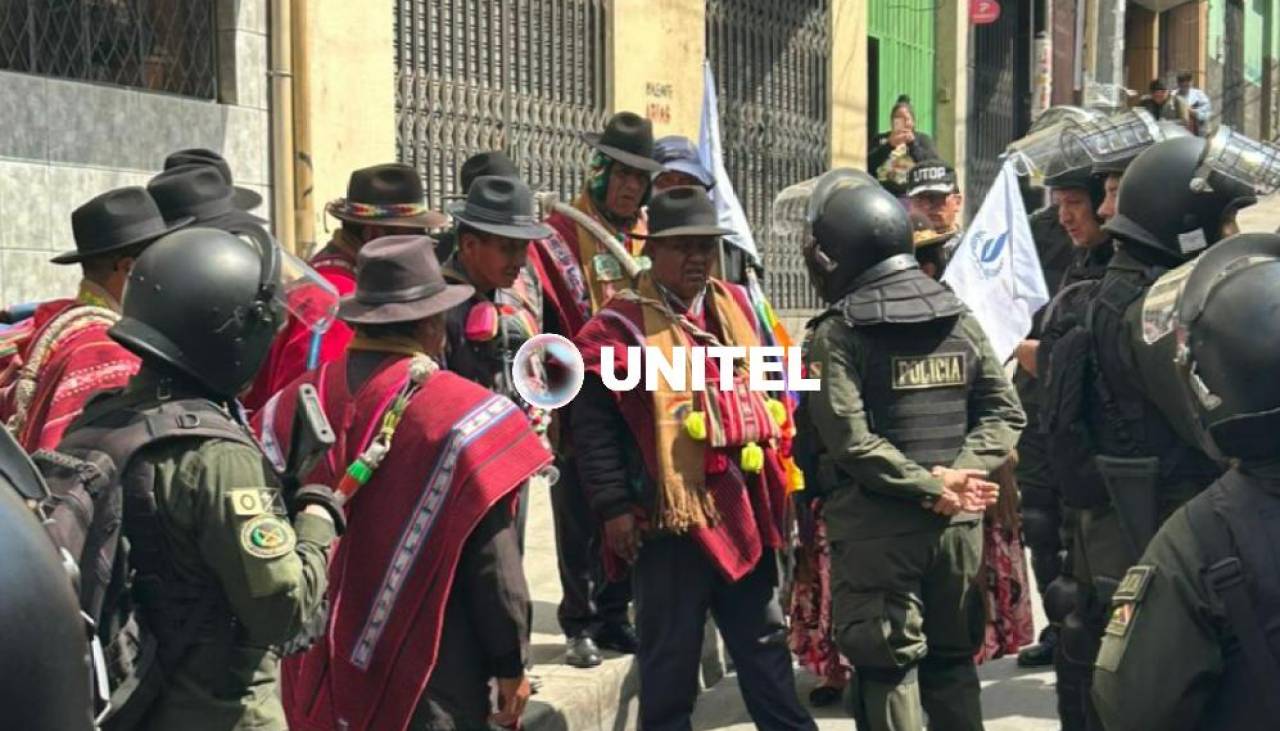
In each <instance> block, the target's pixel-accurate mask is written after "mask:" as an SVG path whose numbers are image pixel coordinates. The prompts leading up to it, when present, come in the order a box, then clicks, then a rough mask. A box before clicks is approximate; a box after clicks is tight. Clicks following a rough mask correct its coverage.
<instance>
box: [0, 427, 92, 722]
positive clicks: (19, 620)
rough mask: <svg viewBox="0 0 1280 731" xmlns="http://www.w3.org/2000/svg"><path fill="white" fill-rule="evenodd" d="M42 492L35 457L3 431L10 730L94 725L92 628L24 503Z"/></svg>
mask: <svg viewBox="0 0 1280 731" xmlns="http://www.w3.org/2000/svg"><path fill="white" fill-rule="evenodd" d="M44 493H45V488H44V484H43V483H42V482H41V481H40V477H39V475H38V474H37V473H36V471H35V468H34V467H33V466H32V465H31V462H30V461H29V460H28V459H27V457H26V455H25V454H23V452H22V449H21V448H20V447H18V445H17V443H15V442H14V441H13V439H12V438H11V437H10V436H9V434H8V432H6V431H5V430H4V429H0V556H4V560H3V561H0V657H3V658H4V664H5V670H4V672H5V675H4V682H3V683H0V704H3V707H4V709H5V711H4V714H5V728H14V729H23V730H24V731H27V730H30V731H64V730H65V731H91V729H93V728H94V723H93V680H92V677H93V675H92V672H91V670H90V662H89V657H90V645H89V641H88V636H89V634H88V628H87V627H86V625H85V622H84V620H83V619H82V618H81V616H80V602H79V600H78V599H77V598H76V595H75V591H74V590H73V589H72V585H71V577H70V575H69V574H68V573H67V571H66V569H64V568H63V567H62V564H61V563H60V562H59V561H58V554H57V552H56V550H55V548H54V544H53V541H51V540H49V535H48V533H46V532H45V530H44V528H43V527H41V525H40V523H39V521H38V520H36V518H35V515H34V514H33V513H32V512H31V509H30V508H28V507H27V504H26V503H24V502H23V497H24V496H25V497H28V498H30V497H32V496H39V495H43V494H44Z"/></svg>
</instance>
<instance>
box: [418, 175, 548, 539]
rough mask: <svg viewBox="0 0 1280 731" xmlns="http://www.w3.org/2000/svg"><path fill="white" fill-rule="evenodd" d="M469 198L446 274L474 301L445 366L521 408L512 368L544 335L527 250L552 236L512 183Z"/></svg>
mask: <svg viewBox="0 0 1280 731" xmlns="http://www.w3.org/2000/svg"><path fill="white" fill-rule="evenodd" d="M498 154H501V153H498ZM504 157H505V156H504ZM473 159H474V158H473ZM464 175H465V170H464ZM467 182H468V183H471V181H470V180H467ZM468 190H469V193H468V195H467V200H466V202H465V203H464V204H463V205H461V206H458V207H456V208H454V209H453V210H452V211H451V213H452V214H453V218H454V220H455V221H456V222H457V230H456V235H457V238H458V249H457V250H456V251H455V252H454V253H453V256H451V257H450V258H449V259H448V260H447V261H445V262H444V264H443V271H444V276H445V278H446V279H447V280H449V281H450V282H451V283H454V284H467V285H470V286H472V287H474V288H475V293H474V294H473V295H472V296H471V298H470V299H468V300H467V301H466V302H463V303H462V304H460V305H458V306H456V307H454V308H453V309H451V310H449V312H448V314H447V315H446V319H445V322H446V325H447V331H446V337H445V365H446V367H447V368H448V369H449V370H451V371H453V372H454V373H457V374H458V375H460V376H462V377H464V378H467V379H469V380H472V381H475V382H476V383H478V384H480V385H482V386H484V387H485V388H488V389H490V390H493V391H495V392H497V393H500V394H502V395H504V396H506V397H507V398H509V399H511V400H512V401H515V402H516V403H518V404H522V403H523V401H522V400H521V399H520V397H519V394H517V393H516V389H515V385H514V383H513V382H512V380H511V378H512V373H511V368H512V363H514V361H515V357H516V351H517V350H519V349H520V346H521V345H523V344H524V342H525V341H526V340H528V339H529V338H531V337H533V336H534V335H537V334H538V333H540V332H542V306H543V303H542V289H541V288H540V287H539V286H538V277H537V274H536V273H535V272H534V271H533V270H532V268H531V267H530V266H529V265H528V263H527V260H528V250H529V246H530V242H532V241H535V240H538V239H544V238H546V237H548V236H550V235H551V228H550V227H549V226H547V225H546V224H544V223H542V222H541V221H539V220H538V217H537V211H536V208H535V206H534V201H533V193H532V192H531V191H530V190H529V186H527V185H525V183H524V181H522V180H520V179H519V178H518V177H515V176H514V175H512V176H503V177H499V176H493V175H485V176H481V177H479V178H476V179H475V181H474V183H472V184H471V185H469V187H468ZM525 406H526V410H527V411H528V412H529V414H530V417H531V418H533V419H534V425H535V429H537V430H538V431H539V433H545V431H546V425H547V423H548V422H549V420H550V415H549V414H546V415H545V416H544V414H543V413H542V412H538V411H536V410H534V409H533V408H532V407H530V406H528V405H527V404H525ZM527 494H528V489H527V486H526V487H525V488H523V489H522V493H521V497H520V510H519V513H518V514H517V521H516V522H517V525H518V529H519V534H520V545H521V548H522V550H523V546H524V525H525V520H526V518H527V515H528V499H527Z"/></svg>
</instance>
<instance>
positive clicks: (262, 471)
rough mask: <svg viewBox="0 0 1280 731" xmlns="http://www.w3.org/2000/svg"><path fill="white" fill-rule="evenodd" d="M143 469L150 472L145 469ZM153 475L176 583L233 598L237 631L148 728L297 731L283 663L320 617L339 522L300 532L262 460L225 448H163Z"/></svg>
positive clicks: (301, 522)
mask: <svg viewBox="0 0 1280 731" xmlns="http://www.w3.org/2000/svg"><path fill="white" fill-rule="evenodd" d="M139 463H141V464H139ZM138 469H146V470H151V471H153V474H154V483H153V484H154V489H155V497H156V502H157V506H158V514H159V516H160V521H161V524H162V526H163V531H164V540H165V541H166V542H167V543H168V547H169V549H170V556H171V561H172V567H173V570H174V572H175V573H176V574H177V575H178V576H179V577H180V581H181V582H182V583H190V584H191V585H192V586H201V585H208V583H209V582H211V581H212V582H215V583H216V585H217V586H219V587H221V590H222V592H223V595H224V598H225V601H226V604H225V607H226V609H228V610H229V613H230V614H231V615H232V617H234V621H233V623H232V624H233V626H234V629H233V630H232V631H231V632H229V633H217V634H214V635H213V636H212V637H210V638H206V639H203V640H197V641H196V644H195V646H194V647H192V648H191V650H190V651H188V653H187V655H186V656H185V657H184V658H183V660H182V662H181V663H180V665H179V667H178V668H177V670H176V671H175V672H172V673H170V674H169V676H168V682H167V683H166V685H165V688H164V690H163V692H162V695H161V696H160V698H159V699H158V700H157V702H156V705H155V707H154V708H153V709H152V710H151V712H150V713H149V714H148V716H147V722H146V728H148V729H155V730H156V731H159V730H160V729H166V730H167V729H183V730H184V731H201V730H202V729H209V730H210V731H215V730H216V731H229V730H230V729H255V730H258V729H280V730H283V729H286V728H287V725H286V723H285V718H284V711H283V708H282V707H281V705H280V697H279V689H278V687H277V684H278V680H279V664H280V658H279V655H278V654H277V652H276V651H275V650H273V649H271V646H272V645H276V644H280V643H282V642H284V641H286V640H289V639H291V638H292V637H293V636H294V635H296V634H297V633H298V631H299V630H300V629H301V628H302V625H303V623H304V622H305V621H307V620H309V619H310V618H311V617H312V616H313V615H314V613H315V612H316V611H317V610H318V609H319V607H320V604H321V601H322V600H323V598H324V593H325V588H326V585H327V558H328V548H329V544H330V543H331V542H332V541H333V539H334V526H333V523H332V522H330V521H329V520H327V519H325V518H320V517H316V516H313V515H307V514H301V515H299V516H298V517H297V518H296V519H295V520H294V521H293V525H292V526H291V525H290V524H289V522H288V520H287V518H285V517H282V516H281V515H280V514H281V513H283V499H282V497H281V496H280V491H279V489H278V487H277V483H276V479H275V477H274V475H273V473H272V472H271V470H270V468H269V466H268V464H267V463H266V460H265V458H264V457H263V456H262V454H261V453H260V452H258V451H257V450H255V449H253V448H252V447H249V446H248V445H245V444H240V443H236V442H232V441H227V440H221V439H208V440H180V441H176V442H175V441H170V442H167V443H162V444H160V445H157V446H156V447H155V448H152V449H149V450H147V451H145V452H144V453H143V454H141V455H140V456H139V457H138V458H137V460H136V461H135V463H134V466H133V467H131V472H133V471H136V470H138Z"/></svg>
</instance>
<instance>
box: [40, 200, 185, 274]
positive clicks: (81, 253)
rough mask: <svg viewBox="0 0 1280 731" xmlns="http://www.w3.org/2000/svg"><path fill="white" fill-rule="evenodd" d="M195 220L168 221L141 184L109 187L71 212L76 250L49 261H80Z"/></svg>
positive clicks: (158, 236)
mask: <svg viewBox="0 0 1280 731" xmlns="http://www.w3.org/2000/svg"><path fill="white" fill-rule="evenodd" d="M194 220H195V219H194V218H192V217H190V216H186V217H183V218H179V219H176V220H173V221H170V222H168V223H166V222H165V220H164V217H163V216H162V215H160V208H159V207H158V206H157V205H156V202H155V200H153V199H152V198H151V195H150V194H149V193H147V191H146V189H144V188H142V187H140V186H136V185H135V186H130V187H127V188H117V189H115V190H109V191H107V192H106V193H103V194H101V195H99V196H96V197H94V198H92V199H91V200H90V201H89V202H88V203H85V204H84V205H82V206H80V207H79V208H77V209H75V210H74V211H72V212H71V231H72V235H73V236H74V237H75V242H76V250H75V251H68V252H65V253H62V254H59V255H57V256H55V257H53V258H52V259H50V260H49V261H51V262H53V263H54V264H79V263H80V262H83V261H85V260H87V259H93V258H96V257H99V256H102V255H104V254H110V253H113V252H116V251H120V250H121V249H127V248H129V247H130V246H136V245H138V244H143V243H147V242H150V241H154V240H155V239H158V238H160V237H161V236H164V235H165V234H168V233H172V232H174V231H177V230H178V229H180V228H182V227H183V226H186V225H188V224H190V223H191V222H192V221H194Z"/></svg>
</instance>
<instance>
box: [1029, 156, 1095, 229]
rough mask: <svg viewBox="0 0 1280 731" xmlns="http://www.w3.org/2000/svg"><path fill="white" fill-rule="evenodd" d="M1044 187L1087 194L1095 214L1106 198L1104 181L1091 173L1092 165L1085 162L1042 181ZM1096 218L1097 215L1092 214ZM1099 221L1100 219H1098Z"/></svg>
mask: <svg viewBox="0 0 1280 731" xmlns="http://www.w3.org/2000/svg"><path fill="white" fill-rule="evenodd" d="M1044 187H1046V188H1050V189H1058V190H1069V189H1076V190H1083V191H1085V192H1087V193H1088V194H1089V200H1090V201H1092V202H1093V208H1092V210H1094V211H1095V212H1096V211H1097V210H1098V207H1099V206H1101V205H1102V201H1103V199H1104V198H1106V197H1107V189H1106V179H1105V178H1104V177H1103V176H1101V175H1097V174H1095V173H1094V171H1093V165H1092V164H1091V163H1088V162H1086V163H1085V164H1083V165H1080V166H1078V167H1073V168H1071V169H1069V170H1063V171H1061V172H1057V173H1054V174H1053V175H1050V176H1048V177H1046V178H1045V179H1044ZM1094 216H1095V217H1096V216H1097V213H1095V214H1094ZM1098 220H1099V221H1101V220H1102V219H1098Z"/></svg>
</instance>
